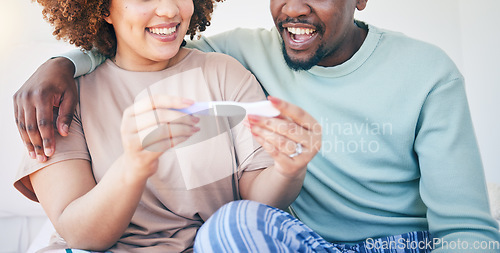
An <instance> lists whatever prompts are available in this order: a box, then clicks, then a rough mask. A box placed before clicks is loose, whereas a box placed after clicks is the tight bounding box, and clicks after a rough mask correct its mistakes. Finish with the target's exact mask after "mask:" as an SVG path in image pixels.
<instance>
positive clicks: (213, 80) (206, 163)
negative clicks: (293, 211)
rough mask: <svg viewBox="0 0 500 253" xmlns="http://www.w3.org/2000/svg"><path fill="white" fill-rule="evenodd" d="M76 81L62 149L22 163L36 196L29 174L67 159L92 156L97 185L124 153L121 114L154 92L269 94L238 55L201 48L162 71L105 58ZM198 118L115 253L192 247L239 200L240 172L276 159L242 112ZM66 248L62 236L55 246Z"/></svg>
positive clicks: (199, 96)
mask: <svg viewBox="0 0 500 253" xmlns="http://www.w3.org/2000/svg"><path fill="white" fill-rule="evenodd" d="M77 83H78V88H79V93H80V103H79V105H78V108H77V112H76V115H75V117H74V120H73V123H72V124H71V129H70V133H69V136H68V137H61V136H57V137H56V145H57V149H56V153H55V154H54V155H53V156H52V157H51V158H50V159H49V160H48V161H47V162H46V163H37V162H36V161H34V160H32V159H29V158H26V159H25V161H24V162H23V164H22V166H21V167H20V170H19V173H18V177H17V180H16V182H15V184H14V186H15V187H16V188H17V189H18V190H19V191H21V192H22V193H23V194H24V195H25V196H27V197H28V198H30V199H32V200H34V201H37V198H36V194H35V193H34V192H33V190H32V186H31V182H30V181H29V177H28V175H29V174H31V173H33V172H35V171H37V170H39V169H43V168H44V167H45V166H48V165H50V164H53V163H56V162H60V161H63V160H70V159H85V160H89V161H90V162H91V165H92V170H93V173H94V177H95V180H96V182H97V183H99V181H100V180H101V179H102V177H103V176H104V174H105V173H106V171H107V170H108V168H109V167H110V166H111V164H112V163H113V162H114V161H115V160H116V159H117V158H118V157H119V156H120V155H121V154H122V153H123V148H122V142H121V135H120V125H121V120H122V114H123V111H124V110H125V109H126V108H127V107H129V106H130V105H132V104H133V103H134V101H136V100H138V99H142V98H144V97H147V96H149V95H151V94H168V95H174V96H182V97H186V98H190V99H193V100H194V101H197V102H200V101H219V100H230V101H247V102H248V101H260V100H264V99H265V96H264V93H263V92H262V90H261V87H260V85H259V83H258V82H257V81H256V79H255V77H254V76H253V75H252V74H251V73H250V72H248V71H247V70H246V69H245V68H244V67H243V66H241V65H240V63H238V62H237V61H236V60H234V59H232V58H230V57H229V56H226V55H222V54H218V53H202V52H200V51H197V50H191V51H190V52H189V53H188V55H187V56H186V57H185V58H184V59H182V60H181V61H180V62H178V63H177V64H176V65H174V66H172V67H170V68H168V69H165V70H163V71H158V72H132V71H126V70H123V69H121V68H119V67H117V66H116V65H115V64H114V63H113V62H112V61H110V60H107V61H106V62H105V63H103V64H102V65H101V66H100V67H99V68H98V69H97V70H96V71H94V72H92V73H91V74H88V75H86V76H83V77H80V78H79V79H77ZM200 118H201V121H200V122H199V123H198V125H197V126H198V127H200V129H201V130H200V131H199V132H198V133H196V134H195V135H193V136H192V137H191V138H190V140H191V139H194V140H195V141H191V142H190V143H188V145H180V146H179V147H175V148H173V149H170V150H168V151H167V152H165V153H164V154H163V155H162V156H161V157H160V165H159V169H158V172H157V173H156V174H154V175H153V176H152V177H150V178H149V179H148V182H147V186H146V189H145V191H144V193H143V195H142V198H141V200H140V203H139V205H138V207H137V210H136V212H135V214H134V216H133V218H132V221H131V223H130V225H129V227H128V228H127V230H126V231H125V233H124V235H123V236H122V238H120V240H119V241H118V243H117V244H116V245H115V246H113V247H112V248H111V249H110V250H111V251H113V252H148V253H149V252H183V251H191V250H192V245H193V240H194V237H195V234H196V231H197V230H198V228H199V227H200V226H201V225H202V224H203V222H204V221H206V220H207V219H208V218H209V217H210V215H212V214H213V213H214V212H215V211H216V210H217V209H218V208H219V207H221V206H222V205H223V204H225V203H228V202H230V201H232V200H235V199H237V198H239V192H238V190H237V189H238V179H239V177H240V176H241V173H242V171H245V170H246V171H249V170H256V169H261V168H265V167H268V166H270V165H271V164H272V163H273V161H272V159H271V158H270V157H269V156H268V154H266V153H265V151H264V150H263V149H262V148H260V146H259V144H258V143H257V142H255V140H254V139H253V138H252V135H251V133H250V131H249V130H248V129H247V128H246V127H245V126H243V124H242V123H241V122H238V121H240V119H239V118H238V119H237V120H236V121H235V122H232V121H231V120H227V119H224V118H220V117H214V116H200ZM228 129H231V130H229V131H228ZM68 169H71V168H68ZM116 187H120V186H119V185H117V186H116ZM54 197H57V196H54ZM109 204H110V205H112V204H113V203H109ZM75 229H78V228H75ZM96 229H99V228H96ZM65 247H66V245H65V244H64V241H63V240H61V238H59V240H54V241H53V242H52V245H51V247H50V248H65Z"/></svg>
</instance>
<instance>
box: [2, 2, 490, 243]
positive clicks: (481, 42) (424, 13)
mask: <svg viewBox="0 0 500 253" xmlns="http://www.w3.org/2000/svg"><path fill="white" fill-rule="evenodd" d="M0 3H1V6H2V7H1V8H0V31H1V32H0V33H1V35H0V103H1V105H0V122H1V124H0V138H1V140H2V141H1V142H0V161H2V165H0V252H21V251H24V249H25V248H26V245H27V242H28V241H30V240H31V238H32V237H33V234H32V230H33V228H36V227H37V226H38V225H39V224H38V223H37V222H32V221H31V219H29V218H26V217H25V216H30V217H37V216H43V211H42V210H41V208H40V207H39V205H38V204H35V203H32V202H30V201H28V200H27V199H25V198H24V197H22V196H21V195H20V194H19V193H17V192H16V191H15V190H14V188H13V187H12V180H13V179H14V177H15V171H16V168H17V166H18V163H19V159H20V157H21V155H22V154H23V152H24V147H23V146H22V144H21V142H20V139H19V137H18V132H17V130H16V127H15V124H14V116H13V109H12V95H13V94H14V92H15V91H16V90H17V89H18V88H19V87H20V86H21V85H22V84H23V83H24V81H25V80H27V79H28V77H29V76H30V74H31V73H32V72H34V70H35V69H36V68H37V66H38V65H40V64H41V63H42V62H44V61H45V60H46V59H47V58H48V57H50V56H52V55H55V54H57V53H62V52H64V51H66V50H67V49H68V48H70V47H69V46H67V45H66V44H64V43H62V42H57V41H55V40H54V39H53V38H52V36H51V28H50V27H49V25H47V23H46V22H45V21H43V19H42V15H41V9H40V8H39V7H38V6H37V5H36V4H34V3H32V2H31V1H30V0H1V1H0ZM499 9H500V1H498V0H475V1H471V0H439V1H436V0H420V1H409V0H383V1H382V0H370V1H369V2H368V6H367V8H366V9H365V10H364V11H362V12H359V13H357V14H356V15H357V17H358V18H359V19H361V20H364V21H367V22H369V23H372V24H373V25H376V26H378V27H382V28H386V29H391V30H396V31H402V32H404V33H405V34H407V35H409V36H411V37H414V38H418V39H421V40H424V41H428V42H431V43H433V44H436V45H438V46H439V47H441V48H443V49H444V50H445V51H446V52H447V53H448V54H449V55H450V56H451V58H452V59H453V60H454V61H455V63H456V64H457V66H458V67H459V68H460V70H461V71H462V73H463V74H464V76H465V78H466V81H467V93H468V96H469V104H470V108H471V113H472V117H473V121H474V125H475V128H476V135H477V137H478V141H479V146H480V148H481V154H482V158H483V162H484V166H485V173H486V177H487V180H488V181H494V182H497V183H500V145H499V143H500V131H498V130H499V129H500V119H499V117H498V116H499V115H500V114H499V109H500V101H499V100H500V99H499V98H500V75H499V73H500V64H499V63H498V62H499V60H500V49H499V48H498V47H499V45H500V29H498V27H496V26H497V25H496V23H497V17H496V15H497V11H498V10H499ZM238 26H239V27H250V28H254V27H265V28H270V27H272V26H273V23H272V19H271V17H270V11H269V0H252V1H243V0H229V1H227V2H225V3H222V4H220V5H219V6H218V8H217V9H216V12H215V14H214V18H213V21H212V26H211V27H209V28H208V30H207V31H206V32H205V34H206V35H210V34H215V33H218V32H220V31H224V30H227V29H231V28H234V27H238ZM12 217H14V219H12ZM30 231H31V232H30ZM19 238H21V239H19Z"/></svg>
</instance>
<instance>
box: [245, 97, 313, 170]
mask: <svg viewBox="0 0 500 253" xmlns="http://www.w3.org/2000/svg"><path fill="white" fill-rule="evenodd" d="M269 100H270V101H271V103H272V104H273V106H274V107H276V108H277V109H278V110H279V111H280V112H281V114H280V116H279V117H276V118H268V117H260V116H255V115H249V116H248V121H249V123H250V127H251V130H252V134H253V135H254V136H255V138H256V140H257V141H258V142H259V143H260V144H261V145H262V147H263V148H264V149H265V150H266V151H267V152H268V153H269V154H270V155H271V157H272V158H273V159H274V161H275V163H274V167H275V170H276V171H277V172H279V173H280V174H281V175H282V176H284V177H286V178H289V179H295V178H300V177H303V176H304V175H305V173H306V170H307V164H308V163H309V161H311V160H312V159H313V157H314V156H315V155H316V153H318V151H319V149H320V148H321V125H320V124H319V123H318V122H317V121H316V120H315V119H314V118H313V117H312V116H311V115H310V114H309V113H307V112H306V111H304V110H302V109H301V108H299V107H297V106H295V105H293V104H290V103H288V102H285V101H282V100H280V99H278V98H275V97H271V96H270V97H269Z"/></svg>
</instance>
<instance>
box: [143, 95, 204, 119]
mask: <svg viewBox="0 0 500 253" xmlns="http://www.w3.org/2000/svg"><path fill="white" fill-rule="evenodd" d="M193 103H194V101H193V100H191V99H187V98H181V97H172V96H168V95H151V96H150V97H147V98H144V99H141V100H139V101H137V102H135V103H134V106H133V107H134V111H133V115H139V114H142V113H144V112H148V111H151V110H153V109H182V108H186V107H188V106H190V105H192V104H193Z"/></svg>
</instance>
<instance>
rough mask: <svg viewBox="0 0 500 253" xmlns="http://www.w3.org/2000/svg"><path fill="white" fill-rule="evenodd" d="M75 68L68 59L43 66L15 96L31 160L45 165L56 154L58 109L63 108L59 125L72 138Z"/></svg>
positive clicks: (74, 104) (47, 62)
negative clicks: (70, 128)
mask: <svg viewBox="0 0 500 253" xmlns="http://www.w3.org/2000/svg"><path fill="white" fill-rule="evenodd" d="M74 73H75V66H74V65H73V63H72V62H71V61H70V60H68V59H66V58H62V57H60V58H54V59H50V60H48V61H46V62H45V63H43V64H42V65H41V66H40V67H39V68H38V69H37V70H36V71H35V73H34V74H33V75H32V76H31V77H30V78H29V79H28V80H27V81H26V82H25V83H24V85H23V86H22V87H21V88H20V89H19V90H18V91H17V92H16V94H14V97H13V99H14V115H15V117H16V124H17V128H18V129H19V133H20V135H21V138H22V139H23V142H24V144H25V145H26V148H27V149H28V152H29V155H30V157H31V158H33V159H34V158H36V159H37V160H38V161H40V162H45V161H46V160H47V157H48V156H51V155H52V154H53V153H54V151H55V141H54V124H53V122H54V112H55V111H57V110H54V109H55V108H54V107H59V110H58V111H59V113H58V115H57V121H56V126H57V129H58V131H59V133H60V134H61V135H62V136H66V135H68V131H69V126H70V125H71V121H72V120H73V113H74V111H75V108H76V103H77V102H78V99H77V90H76V85H75V81H74V79H73V75H74Z"/></svg>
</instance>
